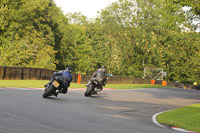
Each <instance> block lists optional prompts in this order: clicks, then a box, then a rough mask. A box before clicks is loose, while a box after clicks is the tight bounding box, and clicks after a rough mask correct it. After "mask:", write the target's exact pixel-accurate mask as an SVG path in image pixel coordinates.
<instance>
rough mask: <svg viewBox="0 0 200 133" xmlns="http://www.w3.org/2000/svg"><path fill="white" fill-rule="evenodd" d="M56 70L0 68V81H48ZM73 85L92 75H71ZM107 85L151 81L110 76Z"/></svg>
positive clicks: (198, 86) (195, 86)
mask: <svg viewBox="0 0 200 133" xmlns="http://www.w3.org/2000/svg"><path fill="white" fill-rule="evenodd" d="M54 72H56V70H47V69H42V68H31V67H8V66H0V80H26V79H30V80H49V79H50V78H51V76H52V75H53V73H54ZM72 76H73V80H72V82H73V83H77V82H79V83H82V84H86V83H87V82H88V81H89V79H90V78H91V77H92V75H82V74H72ZM107 83H108V84H151V79H143V78H134V77H120V76H112V77H109V79H108V80H107ZM155 84H160V85H162V81H161V80H156V81H155ZM167 85H168V86H173V87H179V88H185V89H197V90H200V85H185V84H182V83H178V82H174V83H172V82H167Z"/></svg>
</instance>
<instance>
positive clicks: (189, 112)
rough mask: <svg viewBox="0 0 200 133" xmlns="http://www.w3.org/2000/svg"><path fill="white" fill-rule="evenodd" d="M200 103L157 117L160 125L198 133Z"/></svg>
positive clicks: (199, 129) (199, 130) (199, 126)
mask: <svg viewBox="0 0 200 133" xmlns="http://www.w3.org/2000/svg"><path fill="white" fill-rule="evenodd" d="M199 118H200V103H199V104H193V105H190V106H185V107H182V108H178V109H175V110H172V111H168V112H164V113H162V114H160V115H158V116H157V121H158V122H159V123H161V124H165V125H169V126H173V127H179V128H183V129H185V130H189V131H195V132H200V119H199Z"/></svg>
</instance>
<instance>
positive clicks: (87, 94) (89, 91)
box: [84, 84, 95, 97]
mask: <svg viewBox="0 0 200 133" xmlns="http://www.w3.org/2000/svg"><path fill="white" fill-rule="evenodd" d="M94 88H95V86H94V85H93V84H91V85H90V86H89V87H88V88H87V90H86V91H85V94H84V95H85V96H86V97H89V96H91V95H92V92H93V91H94Z"/></svg>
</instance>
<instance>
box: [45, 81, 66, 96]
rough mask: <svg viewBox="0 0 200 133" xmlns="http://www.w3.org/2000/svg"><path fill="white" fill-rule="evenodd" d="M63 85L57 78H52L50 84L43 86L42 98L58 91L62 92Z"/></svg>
mask: <svg viewBox="0 0 200 133" xmlns="http://www.w3.org/2000/svg"><path fill="white" fill-rule="evenodd" d="M62 90H63V87H62V85H61V81H60V80H59V78H54V79H53V82H52V84H50V85H49V86H48V87H46V88H45V90H44V93H43V95H42V96H43V98H47V97H48V96H52V95H54V96H56V97H57V95H58V93H60V92H62Z"/></svg>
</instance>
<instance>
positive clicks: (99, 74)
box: [85, 66, 107, 90]
mask: <svg viewBox="0 0 200 133" xmlns="http://www.w3.org/2000/svg"><path fill="white" fill-rule="evenodd" d="M106 74H107V73H106V66H102V67H101V68H100V69H98V70H97V71H95V72H94V73H93V75H92V78H91V79H90V80H89V82H88V84H87V85H85V86H86V87H88V86H89V85H90V84H91V80H92V79H93V78H95V79H97V80H98V81H99V83H100V85H99V87H98V88H99V89H100V90H102V89H103V86H105V85H106V81H107V76H106Z"/></svg>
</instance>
